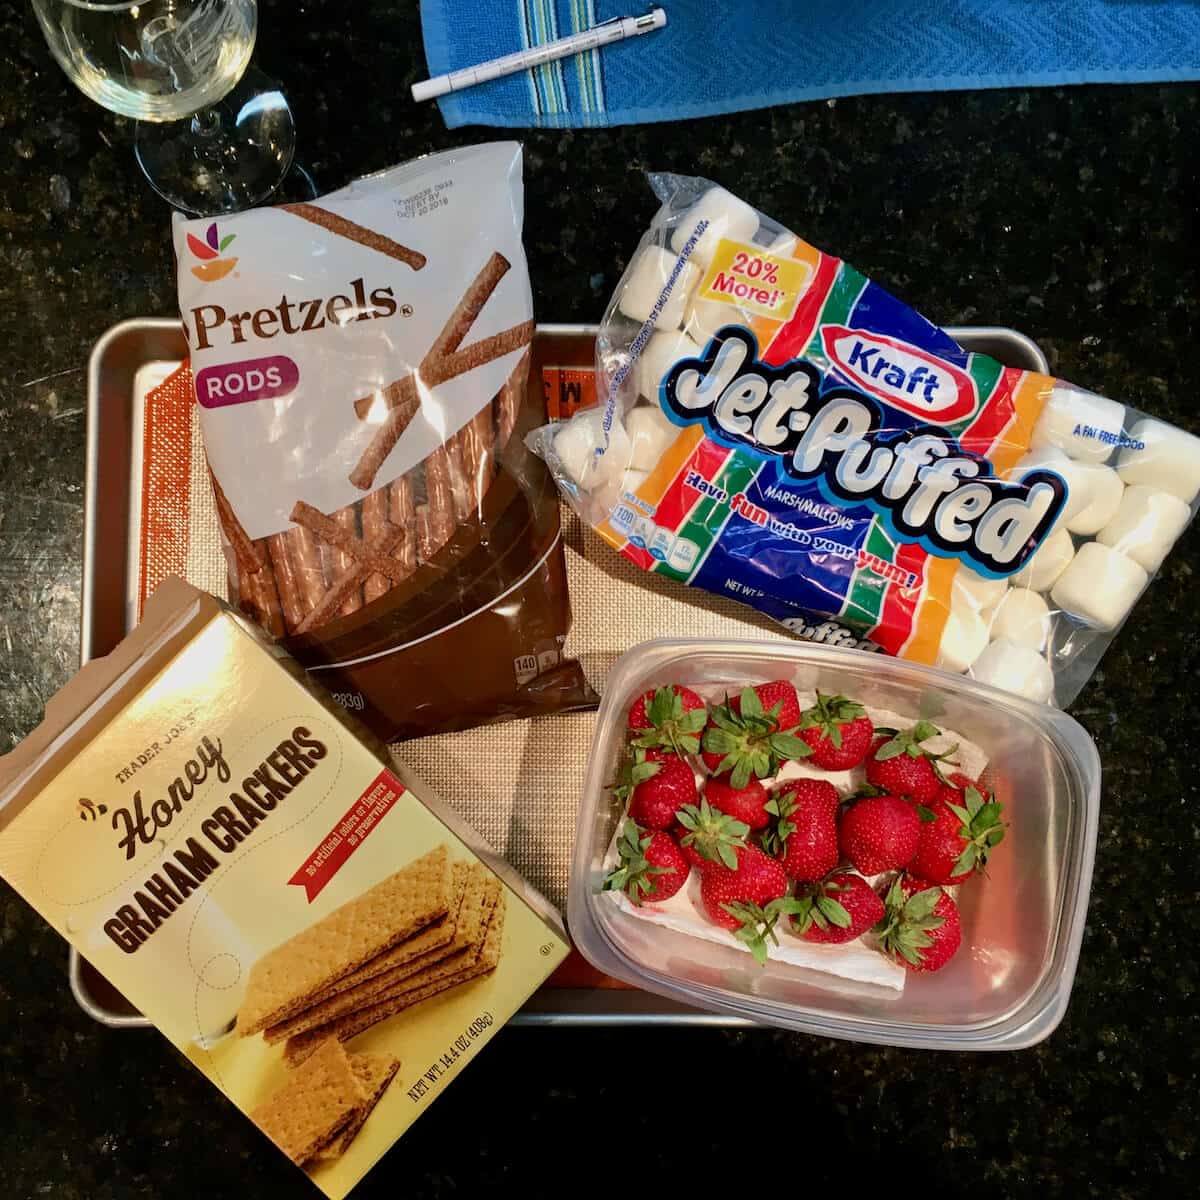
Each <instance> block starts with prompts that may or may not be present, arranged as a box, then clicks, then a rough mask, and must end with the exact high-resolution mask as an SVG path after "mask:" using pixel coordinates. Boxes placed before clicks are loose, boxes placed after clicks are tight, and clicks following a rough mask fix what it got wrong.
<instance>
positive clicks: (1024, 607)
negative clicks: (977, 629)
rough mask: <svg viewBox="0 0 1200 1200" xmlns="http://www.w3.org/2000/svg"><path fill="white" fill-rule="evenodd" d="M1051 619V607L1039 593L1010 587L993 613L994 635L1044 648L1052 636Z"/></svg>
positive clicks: (1023, 644) (1033, 647) (1034, 647)
mask: <svg viewBox="0 0 1200 1200" xmlns="http://www.w3.org/2000/svg"><path fill="white" fill-rule="evenodd" d="M1050 621H1051V617H1050V608H1049V606H1048V605H1047V604H1046V601H1045V600H1043V599H1042V597H1041V596H1040V595H1039V594H1038V593H1037V592H1032V591H1030V590H1029V589H1028V588H1010V589H1009V592H1008V595H1007V596H1005V597H1004V599H1003V600H1001V601H1000V603H999V604H998V605H997V606H996V611H995V612H994V613H993V614H992V630H991V632H992V637H993V639H995V640H997V641H999V640H1000V639H1002V638H1004V639H1007V640H1008V641H1010V642H1013V643H1015V644H1016V645H1018V646H1028V647H1029V649H1030V650H1042V649H1044V648H1045V645H1046V642H1047V641H1049V639H1050Z"/></svg>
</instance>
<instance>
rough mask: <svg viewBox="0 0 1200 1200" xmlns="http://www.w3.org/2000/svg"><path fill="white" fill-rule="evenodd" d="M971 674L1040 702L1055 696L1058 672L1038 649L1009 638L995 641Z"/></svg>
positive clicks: (1047, 701) (982, 681)
mask: <svg viewBox="0 0 1200 1200" xmlns="http://www.w3.org/2000/svg"><path fill="white" fill-rule="evenodd" d="M971 676H972V678H974V679H978V680H979V681H980V682H981V683H990V684H991V685H992V686H993V687H998V688H1003V689H1004V690H1005V691H1006V692H1015V693H1016V694H1017V695H1018V696H1024V697H1025V698H1026V699H1027V700H1034V701H1036V702H1037V703H1038V704H1047V703H1049V701H1050V698H1051V697H1052V696H1053V695H1054V672H1053V671H1051V670H1050V664H1049V663H1048V662H1047V661H1046V660H1045V659H1044V658H1043V657H1042V656H1041V655H1040V654H1039V653H1038V652H1037V651H1036V650H1031V649H1030V648H1029V647H1028V646H1018V645H1017V644H1016V643H1015V642H1010V641H1008V640H1007V639H1006V638H1000V639H999V640H998V641H995V642H993V643H992V644H991V645H990V646H989V647H988V648H987V649H986V650H985V651H984V652H983V653H982V654H981V655H980V656H979V657H978V658H977V659H976V660H975V662H974V664H973V665H972V667H971Z"/></svg>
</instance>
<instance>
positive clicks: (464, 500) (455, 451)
mask: <svg viewBox="0 0 1200 1200" xmlns="http://www.w3.org/2000/svg"><path fill="white" fill-rule="evenodd" d="M461 433H462V430H461V429H460V430H458V432H457V433H452V434H451V435H450V436H449V437H448V438H447V439H446V441H445V442H444V443H443V444H442V446H441V448H440V450H438V451H437V452H436V453H440V454H444V455H445V456H446V467H447V470H448V472H449V475H450V496H451V499H452V500H453V502H454V518H455V520H456V521H465V520H466V519H467V518H468V517H469V516H470V515H471V513H472V512H473V511H474V509H475V504H474V501H473V500H472V497H471V488H470V480H469V479H468V478H467V472H466V468H465V466H464V463H463V453H462V438H461V437H460V436H459V434H461Z"/></svg>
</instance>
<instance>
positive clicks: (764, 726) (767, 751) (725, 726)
mask: <svg viewBox="0 0 1200 1200" xmlns="http://www.w3.org/2000/svg"><path fill="white" fill-rule="evenodd" d="M784 687H786V688H789V689H790V690H791V693H792V695H793V697H794V696H795V692H796V689H795V688H793V687H792V685H791V684H790V683H789V684H782V683H780V684H773V683H763V684H759V689H762V690H764V691H765V692H766V695H767V698H768V699H769V700H771V707H770V708H769V709H764V707H763V702H762V700H761V699H760V698H759V690H758V689H756V688H743V689H742V693H741V695H740V696H735V697H733V699H730V698H729V697H728V696H727V697H726V698H725V703H724V704H714V705H713V706H712V708H710V709H709V723H708V728H707V729H705V731H704V740H703V746H704V753H703V755H702V756H701V757H702V758H703V759H704V762H705V765H706V766H707V767H708V769H709V770H710V771H712V772H713V774H714V775H725V774H728V775H729V776H730V781H731V782H732V784H733V786H734V787H737V788H740V787H745V786H746V784H747V782H748V781H749V780H750V778H751V777H756V778H758V779H766V778H767V777H768V776H770V775H774V774H775V772H776V771H778V770H779V764H780V763H782V762H785V761H787V760H788V759H795V758H807V757H808V755H810V754H811V753H812V750H811V749H810V748H809V746H808V744H807V743H806V742H803V741H801V740H800V739H799V738H798V737H796V735H795V733H794V730H795V723H796V722H795V721H793V723H792V724H791V725H783V726H781V725H780V717H781V715H783V716H789V717H790V716H791V715H793V714H792V712H791V711H790V709H789V705H788V698H787V696H785V695H780V694H779V689H780V688H784ZM767 689H773V690H771V691H767ZM790 707H791V708H794V710H795V713H794V715H795V718H796V721H798V720H799V718H800V703H799V701H798V700H797V701H795V703H794V704H793V705H791V706H790ZM785 709H789V711H787V712H785V711H784V710H785Z"/></svg>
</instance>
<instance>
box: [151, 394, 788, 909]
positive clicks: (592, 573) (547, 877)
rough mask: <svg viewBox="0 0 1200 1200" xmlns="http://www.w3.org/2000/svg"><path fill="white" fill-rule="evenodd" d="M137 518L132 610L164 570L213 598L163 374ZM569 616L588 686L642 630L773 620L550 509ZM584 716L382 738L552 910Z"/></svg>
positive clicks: (177, 402)
mask: <svg viewBox="0 0 1200 1200" xmlns="http://www.w3.org/2000/svg"><path fill="white" fill-rule="evenodd" d="M141 460H142V461H141V474H142V479H141V504H140V506H139V508H140V521H139V528H138V540H139V546H138V550H139V553H138V555H137V562H138V580H137V586H136V588H135V595H136V597H137V609H138V612H139V613H140V610H141V604H142V602H143V601H144V599H145V597H146V596H147V595H148V594H149V593H150V592H152V591H153V590H154V588H155V587H156V586H157V584H158V583H159V582H161V580H162V579H163V578H164V577H165V576H166V575H169V574H173V573H174V574H181V575H183V576H184V577H185V578H186V579H188V580H189V582H191V583H193V584H196V585H197V586H198V587H202V588H205V589H206V590H207V591H210V592H213V593H214V594H215V595H218V596H221V597H227V594H228V581H227V575H226V567H225V558H224V556H223V554H222V551H221V545H220V540H219V533H218V524H217V517H216V511H215V507H214V504H213V498H212V491H211V488H210V487H209V483H208V476H207V468H206V464H205V460H204V451H203V447H202V445H201V442H200V433H199V425H198V422H197V420H196V416H195V409H194V405H193V404H192V400H191V394H190V388H189V387H187V386H186V384H185V383H184V377H183V376H182V375H171V376H169V377H168V378H167V379H166V380H165V381H164V382H163V383H161V384H159V385H158V386H155V387H152V388H150V390H149V391H148V392H147V393H146V396H145V404H144V421H143V438H142V456H141ZM563 541H564V546H565V553H566V561H567V577H568V581H569V584H570V590H571V604H572V610H573V618H574V619H573V624H572V628H571V633H570V636H569V638H568V640H567V644H566V653H567V654H568V655H570V656H572V657H575V658H577V659H579V661H580V662H581V663H582V665H583V668H584V671H585V673H586V674H587V677H588V680H589V681H590V682H591V684H592V686H593V687H594V688H595V689H596V690H597V691H598V692H600V691H603V688H604V681H605V678H606V676H607V674H608V671H609V668H610V667H611V666H612V664H613V663H614V662H615V661H616V660H617V658H619V657H620V656H621V654H623V653H624V652H625V651H626V650H628V649H629V648H630V647H631V646H634V645H636V644H637V643H638V642H642V641H646V640H648V639H650V638H654V637H663V636H672V637H738V636H741V637H770V638H778V639H781V640H783V639H785V637H786V635H784V634H782V633H781V632H780V630H779V627H778V626H776V625H774V624H773V623H771V622H770V621H769V620H767V619H766V618H765V617H760V616H759V615H758V614H756V613H754V612H753V611H752V610H750V609H748V608H745V607H743V606H741V605H739V604H736V603H734V602H733V601H731V600H723V599H721V598H718V597H714V596H709V595H705V596H703V597H694V596H693V595H692V594H690V593H688V592H687V590H686V589H684V588H682V587H680V586H679V585H678V584H675V583H672V582H671V581H670V580H665V579H662V578H660V577H658V576H654V575H648V574H646V573H645V572H643V571H640V570H639V569H638V568H637V567H635V566H634V565H633V564H632V563H630V562H628V561H627V560H626V559H624V558H623V557H621V556H620V555H618V554H617V553H615V552H614V551H613V550H612V549H611V548H610V547H609V546H608V545H606V544H605V543H604V542H603V541H601V540H600V538H598V537H597V536H596V535H595V534H594V533H592V532H591V530H589V529H586V528H585V527H584V526H583V525H582V524H581V523H580V522H579V520H578V519H577V518H576V517H575V516H574V514H573V513H571V512H570V511H569V510H568V509H566V508H565V507H564V508H563ZM594 721H595V716H594V714H593V713H569V714H565V715H561V716H547V717H538V718H534V719H532V720H520V721H506V722H502V723H499V724H496V725H488V726H484V727H483V728H479V729H471V730H467V731H465V732H462V733H449V734H442V735H439V736H436V737H426V738H419V739H417V740H416V741H411V742H404V743H401V744H398V745H395V746H393V747H392V748H391V750H392V753H393V755H394V756H395V757H397V758H398V759H400V760H401V761H402V762H404V763H405V764H407V765H408V766H409V767H411V768H412V769H413V770H414V771H415V772H416V773H417V774H418V775H419V776H421V778H423V779H425V780H426V781H428V783H429V784H430V785H431V786H432V787H433V788H434V790H435V791H437V792H438V794H439V795H441V796H442V798H443V799H444V800H445V801H446V802H447V803H449V804H451V805H452V806H453V807H454V808H455V809H457V810H458V812H459V813H461V814H462V816H463V817H464V818H465V819H466V820H467V821H468V822H469V823H470V824H471V825H472V826H473V827H474V828H475V829H476V830H478V832H479V833H480V834H482V836H483V837H484V838H485V839H486V840H487V841H488V842H489V843H490V844H491V845H492V846H493V847H495V849H496V850H498V851H499V852H500V853H501V854H503V855H504V856H505V858H507V859H508V861H509V862H510V863H512V865H513V866H514V867H515V868H516V869H517V870H518V871H519V872H520V873H521V874H522V875H523V876H524V877H525V878H526V879H528V880H529V882H530V883H532V884H533V885H534V887H536V888H538V889H539V890H540V891H542V892H543V893H544V894H545V896H546V897H547V898H548V899H549V900H550V901H551V903H553V904H555V905H556V906H557V907H559V908H561V909H565V907H566V902H567V876H568V873H569V871H570V862H571V853H572V848H573V842H574V836H575V815H576V806H577V803H578V798H579V789H580V785H581V783H582V780H583V773H584V767H585V765H586V762H587V755H588V750H589V748H590V746H591V739H592V727H593V724H594Z"/></svg>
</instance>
